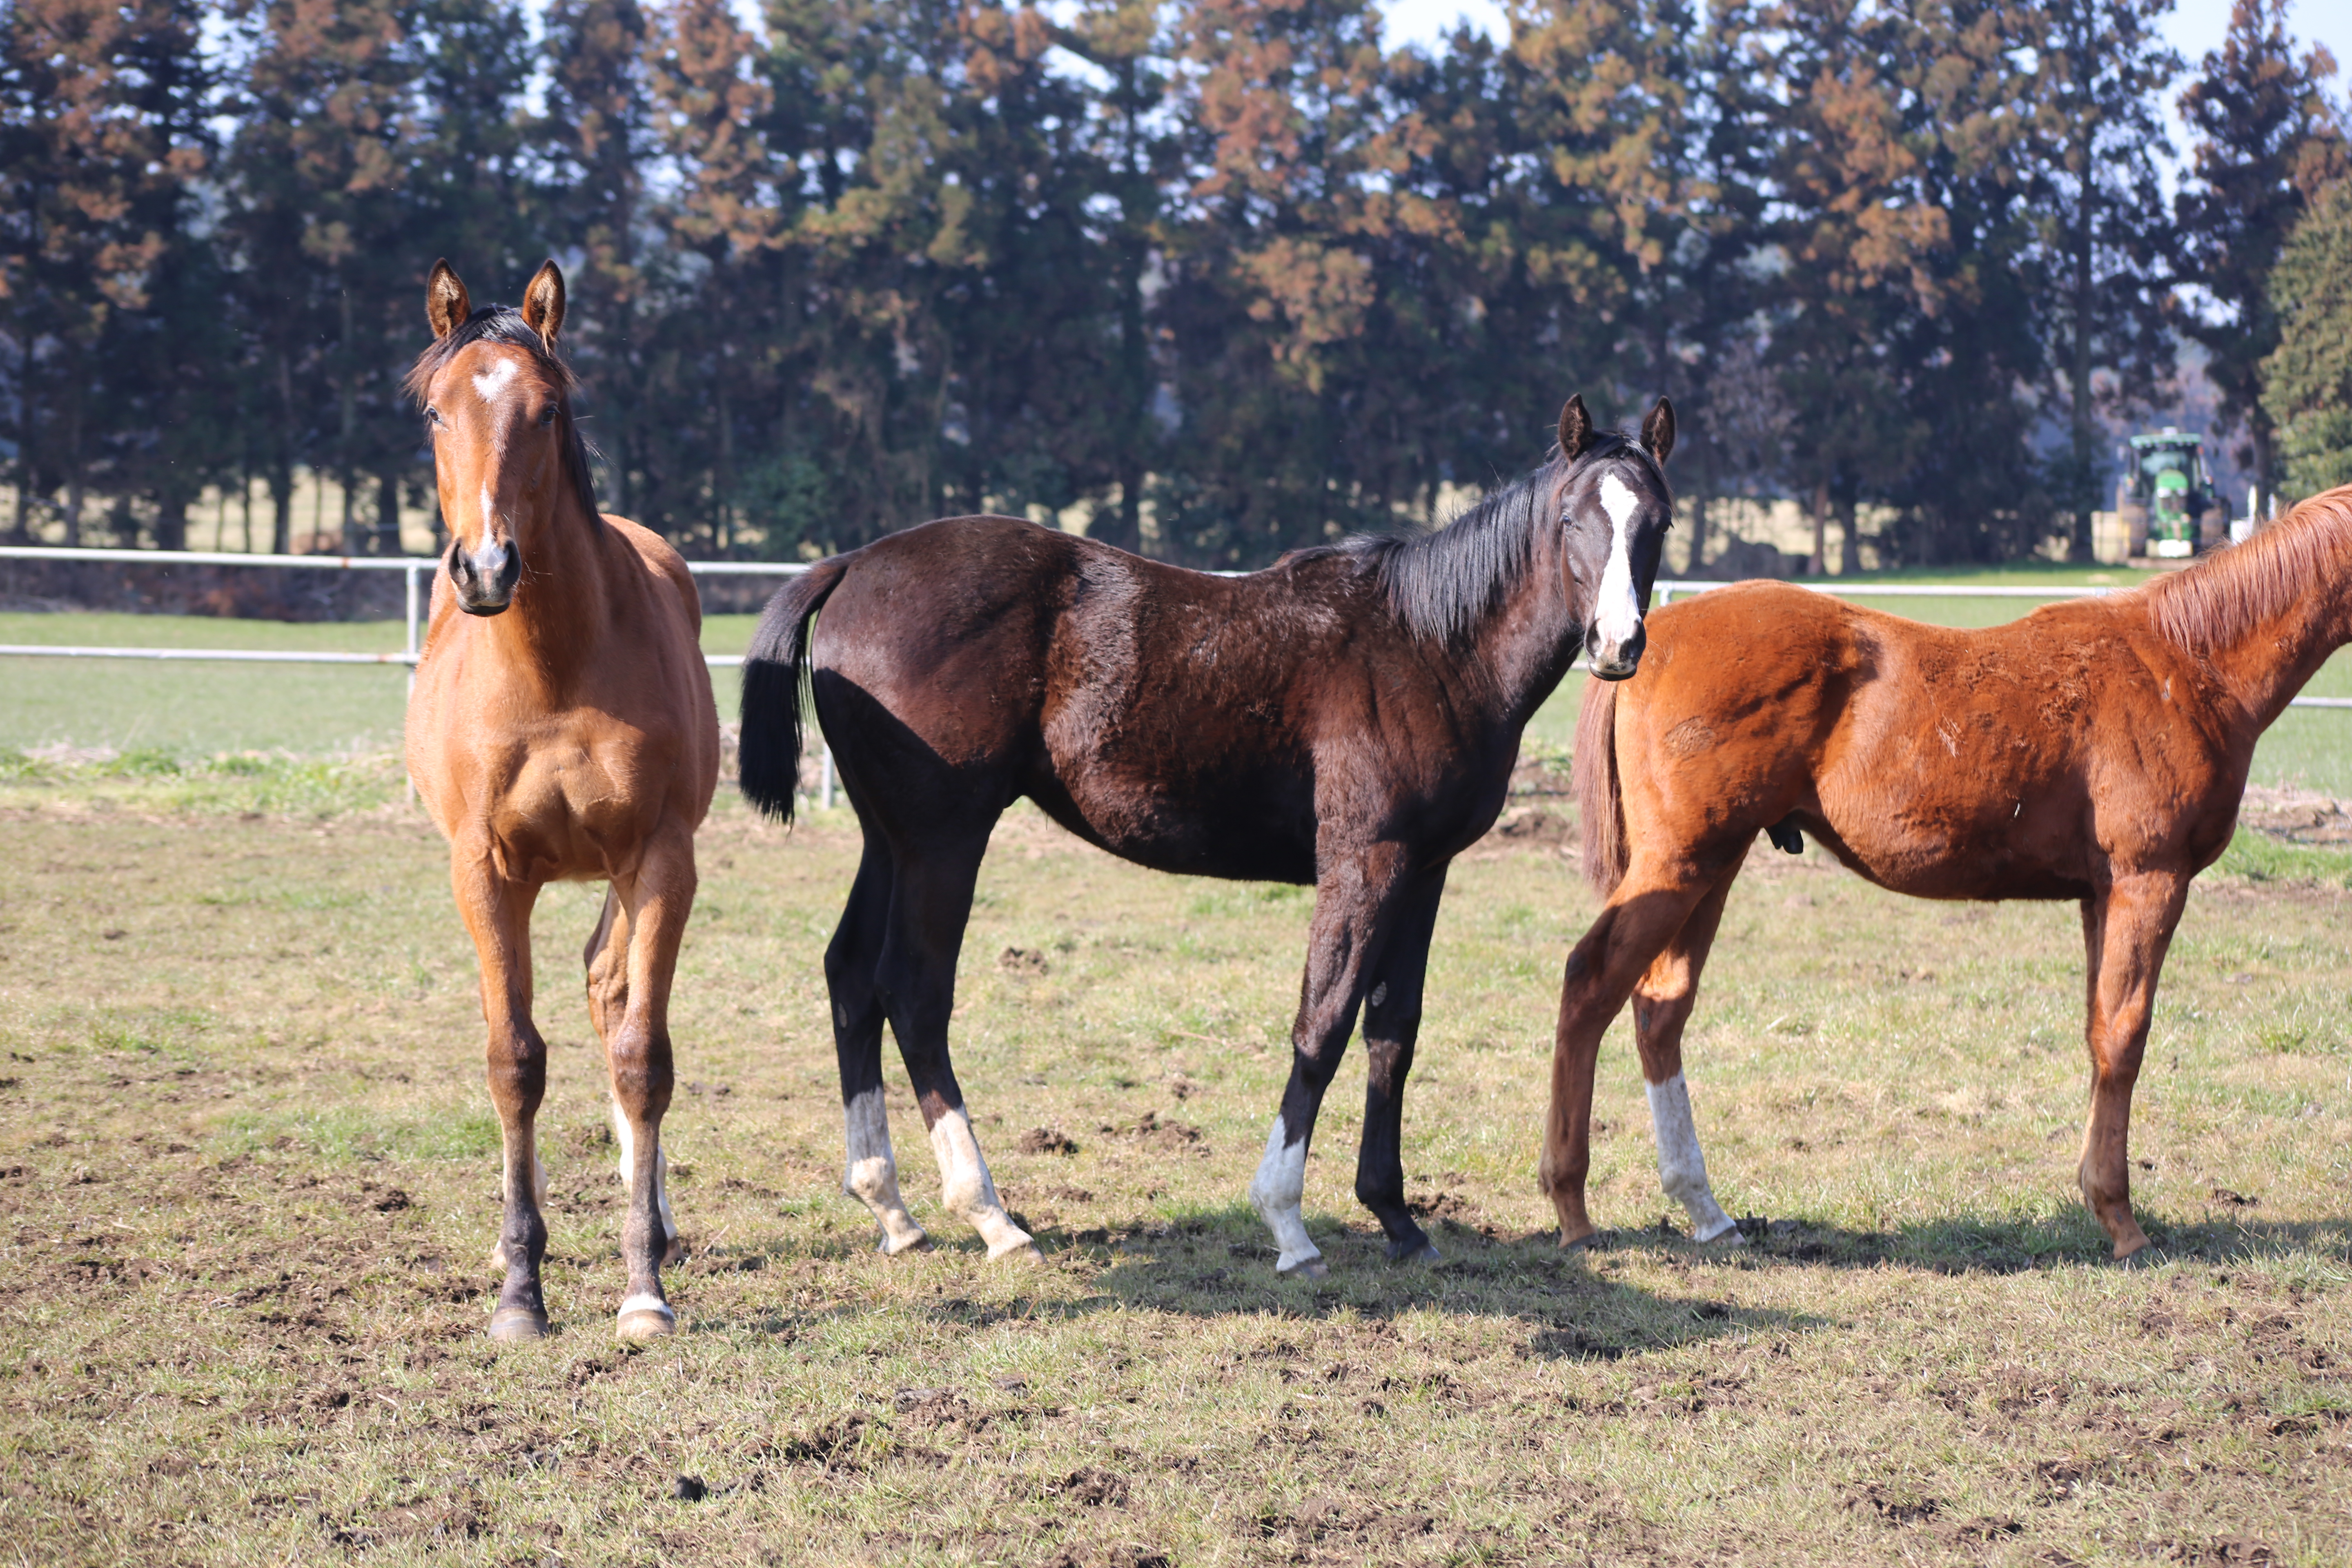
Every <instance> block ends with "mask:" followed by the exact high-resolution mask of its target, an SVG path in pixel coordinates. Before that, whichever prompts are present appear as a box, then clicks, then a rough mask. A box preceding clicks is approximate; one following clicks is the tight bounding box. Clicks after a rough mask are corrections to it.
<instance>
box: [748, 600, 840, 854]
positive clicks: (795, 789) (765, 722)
mask: <svg viewBox="0 0 2352 1568" xmlns="http://www.w3.org/2000/svg"><path fill="white" fill-rule="evenodd" d="M848 569H849V557H847V556H846V555H836V556H835V557H833V559H831V560H829V561H820V562H818V563H816V564H815V565H814V566H812V567H810V568H809V570H808V573H807V574H806V575H804V576H802V577H798V578H795V579H794V580H793V581H792V582H791V583H788V584H785V585H784V587H783V588H782V590H781V591H779V592H778V593H777V595H776V596H775V597H774V598H772V599H771V600H769V601H768V607H767V609H766V611H765V612H763V613H762V614H761V616H760V629H759V630H758V631H756V632H754V633H753V634H752V635H751V652H750V653H749V654H747V655H745V656H744V658H743V738H742V742H741V747H740V751H739V752H738V753H737V755H738V758H739V760H740V768H739V770H738V772H737V773H736V777H737V778H738V779H739V780H740V782H741V784H742V786H743V794H744V795H745V796H746V797H748V798H749V799H750V800H751V804H752V805H756V806H758V807H759V808H760V809H761V811H764V812H766V813H767V814H768V815H769V816H772V817H774V818H775V819H776V820H777V821H779V822H782V823H790V822H791V821H792V819H793V798H794V796H795V795H797V794H798V793H799V790H800V782H801V707H802V704H803V703H804V702H806V701H807V700H808V684H809V670H808V652H809V645H808V623H809V617H810V616H814V615H815V614H816V609H817V606H818V605H822V604H824V600H825V595H828V594H830V593H832V592H833V591H834V589H835V588H836V587H838V586H839V585H840V584H841V578H842V574H843V573H845V572H846V571H847V570H848Z"/></svg>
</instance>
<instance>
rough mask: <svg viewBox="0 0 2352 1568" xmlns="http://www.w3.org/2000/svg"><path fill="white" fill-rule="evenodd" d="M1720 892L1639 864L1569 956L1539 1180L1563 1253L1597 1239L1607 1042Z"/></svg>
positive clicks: (1709, 884) (1561, 994)
mask: <svg viewBox="0 0 2352 1568" xmlns="http://www.w3.org/2000/svg"><path fill="white" fill-rule="evenodd" d="M1714 886H1715V884H1714V883H1712V882H1700V881H1696V880H1691V881H1687V882H1685V881H1683V880H1680V879H1648V878H1645V877H1644V876H1643V868H1642V867H1641V866H1640V865H1638V864H1637V865H1636V866H1635V867H1634V868H1633V871H1631V872H1629V873H1628V875H1627V877H1626V879H1625V880H1624V881H1623V882H1622V883H1621V884H1619V886H1618V889H1617V890H1616V891H1615V892H1614V893H1612V894H1611V895H1610V897H1609V902H1608V903H1607V904H1606V905H1604V906H1603V907H1602V909H1601V914H1600V916H1599V918H1598V919H1596V920H1594V921H1593V922H1592V927H1591V930H1590V931H1586V932H1585V933H1584V938H1583V940H1582V941H1580V942H1578V943H1577V944H1576V946H1575V948H1574V949H1573V950H1571V951H1570V953H1569V955H1568V968H1567V972H1566V973H1565V974H1564V975H1563V977H1562V978H1561V981H1560V991H1559V1028H1558V1031H1557V1032H1556V1034H1555V1035H1554V1037H1553V1041H1552V1058H1551V1104H1550V1107H1549V1110H1547V1111H1546V1112H1545V1115H1544V1141H1543V1158H1542V1161H1541V1163H1539V1164H1538V1167H1537V1178H1536V1179H1537V1181H1538V1183H1539V1184H1541V1185H1542V1187H1543V1190H1544V1191H1545V1192H1546V1193H1547V1194H1549V1195H1550V1197H1551V1201H1552V1206H1553V1208H1555V1209H1556V1210H1558V1211H1559V1244H1560V1245H1561V1246H1562V1247H1580V1246H1582V1245H1583V1244H1584V1243H1585V1242H1586V1241H1588V1240H1590V1239H1591V1237H1592V1236H1593V1234H1594V1227H1593V1224H1592V1219H1591V1215H1588V1214H1587V1213H1586V1212H1585V1207H1584V1179H1585V1177H1586V1175H1587V1174H1588V1173H1590V1172H1591V1166H1592V1074H1593V1068H1594V1064H1595V1063H1596V1062H1597V1061H1598V1059H1599V1058H1600V1055H1601V1036H1602V1035H1604V1034H1606V1033H1607V1032H1608V1029H1609V1025H1610V1023H1611V1021H1612V1020H1613V1019H1614V1018H1615V1017H1616V1016H1617V1015H1618V1013H1619V1012H1620V1011H1621V1010H1622V1008H1623V1007H1624V1005H1625V999H1626V998H1627V997H1628V996H1630V995H1632V994H1633V987H1634V985H1635V984H1636V983H1638V982H1639V981H1640V980H1641V979H1642V978H1643V975H1644V974H1645V973H1647V972H1648V970H1649V968H1650V965H1651V963H1653V962H1654V960H1655V959H1656V958H1657V956H1658V954H1659V953H1660V952H1663V951H1664V948H1665V946H1666V944H1667V943H1668V942H1672V941H1673V940H1674V938H1675V933H1676V932H1678V931H1681V930H1682V929H1683V926H1684V924H1685V922H1686V921H1688V920H1689V919H1690V917H1691V912H1692V910H1695V909H1696V907H1697V906H1698V903H1699V901H1700V900H1702V899H1704V898H1706V896H1707V895H1708V894H1709V893H1710V892H1711V891H1712V890H1713V889H1714Z"/></svg>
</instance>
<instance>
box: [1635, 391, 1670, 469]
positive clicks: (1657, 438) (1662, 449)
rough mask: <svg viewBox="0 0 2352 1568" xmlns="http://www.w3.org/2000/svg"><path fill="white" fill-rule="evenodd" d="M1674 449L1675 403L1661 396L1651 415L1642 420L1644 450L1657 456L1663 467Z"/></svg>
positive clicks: (1654, 456)
mask: <svg viewBox="0 0 2352 1568" xmlns="http://www.w3.org/2000/svg"><path fill="white" fill-rule="evenodd" d="M1674 449H1675V405H1673V404H1671V403H1668V402H1667V401H1666V400H1665V399H1664V398H1663V397H1661V398H1659V399H1658V405H1657V406H1656V407H1655V408H1653V409H1651V410H1650V416H1649V417H1648V418H1647V419H1644V420H1643V421H1642V450H1643V451H1645V452H1647V453H1649V454H1650V456H1651V457H1653V458H1656V459H1657V460H1658V467H1660V468H1664V467H1665V466H1666V457H1667V455H1668V454H1669V453H1671V452H1672V451H1673V450H1674Z"/></svg>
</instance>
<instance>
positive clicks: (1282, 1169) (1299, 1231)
mask: <svg viewBox="0 0 2352 1568" xmlns="http://www.w3.org/2000/svg"><path fill="white" fill-rule="evenodd" d="M1289 1136H1290V1135H1289V1130H1288V1129H1287V1128H1286V1127H1285V1126H1284V1125H1283V1122H1282V1118H1281V1116H1279V1115H1276V1117H1275V1119H1274V1131H1271V1132H1269V1133H1267V1134H1266V1138H1265V1159H1264V1160H1262V1161H1260V1162H1259V1163H1258V1167H1257V1174H1256V1176H1255V1177H1254V1178H1253V1179H1252V1180H1251V1182H1250V1188H1249V1198H1250V1205H1251V1206H1252V1207H1254V1208H1255V1209H1256V1210H1257V1215H1258V1218H1260V1219H1262V1220H1264V1221H1265V1223H1266V1228H1268V1229H1269V1230H1271V1231H1273V1232H1274V1240H1275V1245H1276V1246H1277V1247H1281V1248H1282V1256H1281V1257H1279V1258H1276V1259H1275V1260H1274V1267H1275V1270H1276V1272H1277V1273H1282V1274H1287V1273H1289V1272H1290V1271H1291V1270H1292V1269H1294V1268H1297V1267H1298V1266H1299V1265H1300V1264H1302V1263H1305V1262H1307V1260H1308V1259H1310V1258H1320V1257H1322V1256H1323V1253H1322V1249H1321V1248H1319V1247H1317V1246H1316V1245H1315V1244H1314V1243H1313V1242H1312V1241H1310V1240H1308V1239H1307V1222H1306V1221H1305V1220H1304V1219H1302V1218H1301V1217H1300V1216H1299V1213H1298V1205H1299V1204H1300V1202H1301V1201H1302V1200H1303V1199H1304V1198H1305V1197H1306V1196H1307V1140H1306V1139H1304V1138H1301V1139H1300V1140H1299V1141H1298V1142H1296V1143H1293V1142H1290V1141H1289Z"/></svg>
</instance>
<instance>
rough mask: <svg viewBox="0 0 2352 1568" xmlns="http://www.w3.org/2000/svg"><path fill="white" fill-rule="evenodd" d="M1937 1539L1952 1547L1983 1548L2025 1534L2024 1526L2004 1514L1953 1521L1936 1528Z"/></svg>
mask: <svg viewBox="0 0 2352 1568" xmlns="http://www.w3.org/2000/svg"><path fill="white" fill-rule="evenodd" d="M1935 1533H1936V1535H1937V1538H1938V1539H1940V1540H1942V1541H1944V1542H1948V1543H1949V1544H1951V1545H1953V1546H1985V1545H1989V1544H1990V1543H1991V1542H1996V1541H2006V1540H2007V1539H2008V1538H2009V1537H2011V1536H2012V1535H2022V1534H2024V1533H2025V1526H2024V1525H2023V1524H2021V1523H2020V1522H2019V1521H2016V1520H2013V1519H2011V1518H2010V1517H2009V1516H2008V1515H2007V1514H2005V1513H1994V1514H1985V1515H1983V1516H1981V1517H1979V1518H1977V1519H1962V1520H1953V1521H1948V1522H1946V1523H1943V1524H1939V1525H1937V1527H1936V1531H1935Z"/></svg>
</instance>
